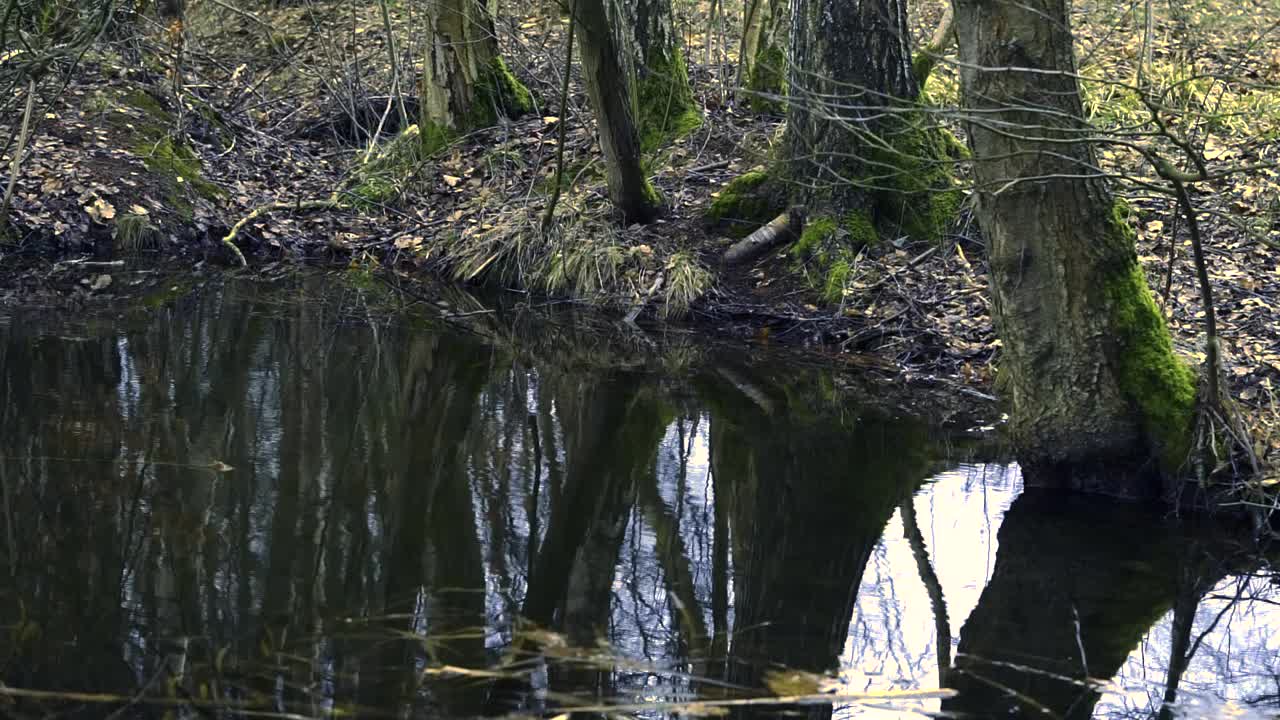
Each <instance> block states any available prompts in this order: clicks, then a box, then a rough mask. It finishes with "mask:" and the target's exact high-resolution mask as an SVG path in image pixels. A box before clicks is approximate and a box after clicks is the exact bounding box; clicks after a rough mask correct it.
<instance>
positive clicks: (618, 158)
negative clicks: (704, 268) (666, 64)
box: [573, 0, 662, 223]
mask: <svg viewBox="0 0 1280 720" xmlns="http://www.w3.org/2000/svg"><path fill="white" fill-rule="evenodd" d="M573 8H574V13H575V15H576V18H575V28H576V33H577V35H576V37H577V39H578V46H579V48H581V50H580V53H581V55H580V57H581V59H582V75H583V80H584V81H585V82H586V85H587V95H588V97H590V99H591V107H592V109H593V110H594V112H595V116H596V128H597V131H598V134H599V137H600V149H601V151H602V152H603V154H604V163H605V175H606V180H607V182H608V186H609V199H610V200H612V201H613V204H614V205H615V206H616V207H617V208H618V210H619V211H620V212H621V213H622V215H623V217H624V219H625V220H626V222H629V223H636V222H639V223H647V222H649V221H651V220H653V219H654V218H656V217H657V216H658V214H659V212H660V211H661V207H662V201H661V199H660V198H659V196H658V194H657V192H656V191H655V190H654V189H653V186H652V185H650V184H649V181H648V179H647V178H646V177H645V173H644V167H643V165H642V163H641V145H640V126H639V123H638V122H637V113H636V106H635V104H636V96H637V94H636V87H635V70H634V64H633V63H634V60H633V58H632V57H631V53H630V52H629V50H628V48H629V47H630V40H628V38H627V33H628V32H629V30H628V22H627V15H626V11H625V8H624V6H623V3H622V0H574V2H573Z"/></svg>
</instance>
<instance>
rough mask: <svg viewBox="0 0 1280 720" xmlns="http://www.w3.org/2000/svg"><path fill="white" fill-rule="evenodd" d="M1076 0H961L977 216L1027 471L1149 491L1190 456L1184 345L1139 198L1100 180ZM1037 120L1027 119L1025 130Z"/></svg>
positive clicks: (1055, 480)
mask: <svg viewBox="0 0 1280 720" xmlns="http://www.w3.org/2000/svg"><path fill="white" fill-rule="evenodd" d="M1068 5H1069V2H1068V0H998V1H993V0H956V2H955V7H956V25H957V28H958V29H959V44H960V60H961V62H960V67H961V82H962V89H963V95H964V98H965V102H966V105H967V107H968V109H969V110H970V111H971V112H972V116H971V117H970V120H969V141H970V144H971V146H972V148H973V153H974V156H975V158H976V161H975V164H974V175H975V180H976V182H977V187H978V192H977V196H978V217H979V221H980V224H981V226H982V229H983V233H984V236H985V237H986V242H987V254H988V259H989V261H990V266H991V278H992V295H993V318H994V321H995V325H996V330H997V332H998V334H999V336H1000V339H1001V340H1002V342H1003V345H1004V349H1003V354H1002V355H1001V358H1000V375H999V379H998V387H999V388H1000V390H1001V392H1002V394H1003V395H1004V397H1005V398H1007V400H1008V401H1009V403H1010V405H1011V420H1010V428H1009V429H1010V431H1011V434H1012V439H1013V441H1014V444H1015V446H1016V449H1017V451H1018V453H1019V459H1020V460H1021V461H1022V463H1023V466H1024V470H1025V471H1026V473H1027V479H1028V481H1029V482H1032V483H1035V484H1048V485H1064V486H1068V487H1072V488H1075V489H1085V490H1092V491H1098V492H1105V493H1108V494H1119V495H1126V496H1150V495H1151V494H1152V493H1153V492H1155V491H1158V490H1160V487H1159V484H1158V483H1155V482H1152V480H1153V478H1155V477H1157V476H1158V475H1160V474H1161V472H1160V471H1163V474H1165V475H1166V476H1167V475H1168V474H1169V473H1170V472H1171V471H1175V470H1176V469H1177V468H1178V466H1179V465H1180V464H1181V463H1182V462H1183V460H1184V459H1185V458H1186V456H1187V453H1188V444H1189V438H1190V430H1191V415H1192V410H1193V406H1194V403H1195V386H1194V378H1193V375H1192V373H1191V371H1190V370H1189V369H1188V368H1187V367H1186V366H1185V365H1184V364H1183V363H1182V362H1181V361H1180V360H1179V359H1178V358H1177V357H1176V356H1175V355H1174V353H1173V349H1172V345H1171V343H1170V339H1169V333H1168V330H1167V328H1166V327H1165V323H1164V319H1163V318H1162V317H1161V316H1160V313H1159V311H1158V310H1157V309H1156V306H1155V304H1154V303H1153V301H1152V299H1151V294H1150V291H1149V290H1148V288H1147V282H1146V277H1145V276H1144V275H1143V272H1142V268H1141V267H1140V266H1139V264H1138V259H1137V255H1136V253H1135V251H1134V242H1133V233H1132V231H1131V230H1130V229H1129V226H1128V224H1127V211H1125V210H1124V208H1123V206H1120V205H1117V204H1116V203H1115V201H1114V199H1113V198H1112V196H1111V194H1110V192H1109V190H1108V189H1107V187H1106V185H1105V183H1104V182H1103V181H1102V180H1101V179H1100V178H1099V177H1097V175H1096V173H1097V171H1096V170H1095V168H1096V167H1097V163H1096V161H1095V158H1094V152H1093V148H1092V146H1091V145H1090V144H1088V143H1085V142H1071V139H1072V138H1077V137H1083V136H1086V135H1088V134H1089V132H1088V129H1087V128H1086V124H1085V121H1084V120H1083V119H1082V118H1083V115H1082V113H1081V104H1080V93H1079V87H1078V84H1077V82H1076V76H1075V72H1076V64H1075V56H1074V52H1073V48H1072V36H1071V30H1070V26H1069V24H1068V22H1069V16H1068V15H1069V14H1068V9H1069V8H1068ZM1022 128H1025V129H1022Z"/></svg>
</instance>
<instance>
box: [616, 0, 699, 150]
mask: <svg viewBox="0 0 1280 720" xmlns="http://www.w3.org/2000/svg"><path fill="white" fill-rule="evenodd" d="M628 4H631V3H628ZM632 7H634V9H635V20H634V24H633V26H632V27H634V28H635V53H636V64H635V71H636V107H637V108H639V110H640V148H641V150H642V151H644V152H652V151H653V150H656V149H658V147H660V146H661V145H662V144H663V143H665V142H667V141H670V140H673V139H675V138H678V137H680V136H682V135H685V134H686V133H688V132H689V131H691V130H693V129H694V128H696V127H698V126H699V125H701V124H702V113H701V112H700V111H699V109H698V104H697V102H696V101H695V100H694V97H693V88H692V86H691V85H690V84H689V71H688V67H687V66H686V64H685V59H684V53H683V52H682V51H681V49H680V38H679V36H678V34H677V33H676V30H675V15H674V13H673V12H672V9H671V0H634V4H633V5H632Z"/></svg>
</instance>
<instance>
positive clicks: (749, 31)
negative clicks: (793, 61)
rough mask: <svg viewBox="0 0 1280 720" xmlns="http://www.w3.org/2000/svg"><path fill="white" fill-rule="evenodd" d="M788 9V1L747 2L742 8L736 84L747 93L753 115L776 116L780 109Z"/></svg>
mask: <svg viewBox="0 0 1280 720" xmlns="http://www.w3.org/2000/svg"><path fill="white" fill-rule="evenodd" d="M788 10H790V7H789V3H788V2H787V0H747V2H746V7H745V8H743V15H742V45H741V46H740V47H739V51H738V84H739V85H740V86H742V87H743V88H745V89H746V90H747V95H746V98H745V100H746V103H747V105H748V106H749V107H750V108H751V109H752V110H754V111H756V112H761V113H765V112H768V113H777V112H780V111H781V110H782V108H783V104H782V102H781V100H780V96H781V95H782V93H783V92H784V91H785V89H786V87H785V83H784V80H785V78H786V75H785V74H784V73H785V72H786V65H787V53H786V45H787V36H786V35H787V26H788V20H789V18H788V17H787V11H788Z"/></svg>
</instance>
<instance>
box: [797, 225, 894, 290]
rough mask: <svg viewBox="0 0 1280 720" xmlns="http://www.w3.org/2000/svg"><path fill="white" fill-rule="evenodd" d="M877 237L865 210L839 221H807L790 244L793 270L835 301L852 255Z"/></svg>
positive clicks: (849, 269) (850, 266)
mask: <svg viewBox="0 0 1280 720" xmlns="http://www.w3.org/2000/svg"><path fill="white" fill-rule="evenodd" d="M878 240H879V234H878V233H877V232H876V227H875V224H874V223H873V222H872V221H871V217H870V216H869V215H868V214H867V213H866V212H861V211H851V212H848V213H846V214H845V215H844V216H843V217H841V218H839V220H837V219H835V218H831V217H819V218H813V219H811V220H809V222H807V223H806V224H805V226H804V230H803V231H801V233H800V239H799V240H797V241H796V242H795V243H794V244H793V245H792V246H791V252H792V254H793V255H794V256H795V258H796V266H795V270H796V272H798V273H801V274H803V275H804V276H805V277H806V278H808V280H809V284H810V286H811V287H813V288H814V289H815V290H817V291H818V292H819V293H820V294H821V296H822V299H823V300H825V301H827V302H829V303H835V302H839V301H840V300H841V298H843V297H844V291H845V288H846V287H848V284H849V274H850V273H851V272H852V270H853V264H854V260H855V258H857V256H858V253H859V252H860V251H861V250H862V248H864V247H866V246H868V245H872V244H875V243H876V242H877V241H878Z"/></svg>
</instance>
